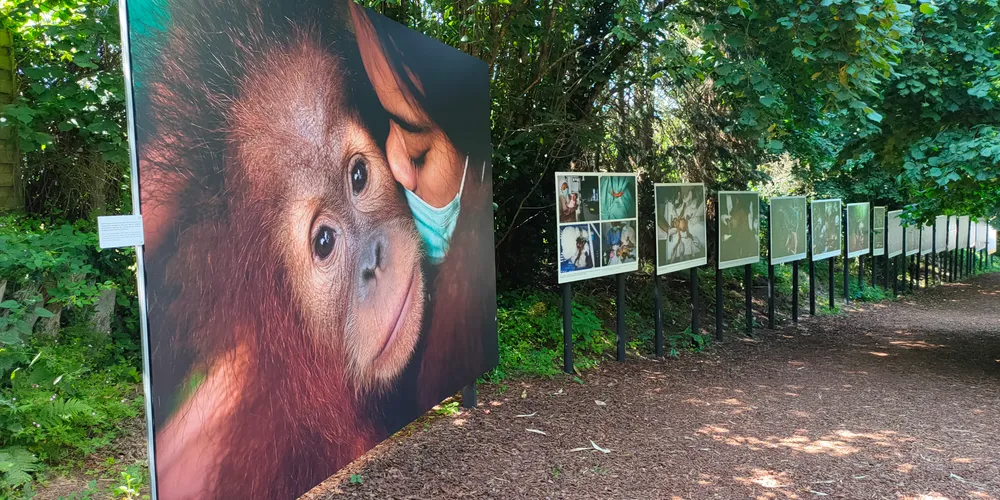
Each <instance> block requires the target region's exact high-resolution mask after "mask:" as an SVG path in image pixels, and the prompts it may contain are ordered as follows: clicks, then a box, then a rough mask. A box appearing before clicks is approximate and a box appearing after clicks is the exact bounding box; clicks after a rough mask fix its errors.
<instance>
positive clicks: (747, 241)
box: [719, 191, 760, 269]
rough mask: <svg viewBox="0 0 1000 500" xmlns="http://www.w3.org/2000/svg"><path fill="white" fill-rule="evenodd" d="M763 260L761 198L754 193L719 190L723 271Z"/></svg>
mask: <svg viewBox="0 0 1000 500" xmlns="http://www.w3.org/2000/svg"><path fill="white" fill-rule="evenodd" d="M759 260H760V198H759V197H758V195H757V193H754V192H750V191H719V269H727V268H730V267H737V266H742V265H746V264H754V263H756V262H757V261H759Z"/></svg>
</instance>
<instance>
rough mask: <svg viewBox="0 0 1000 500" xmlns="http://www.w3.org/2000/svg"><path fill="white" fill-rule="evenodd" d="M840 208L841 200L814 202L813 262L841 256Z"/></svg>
mask: <svg viewBox="0 0 1000 500" xmlns="http://www.w3.org/2000/svg"><path fill="white" fill-rule="evenodd" d="M840 206H841V205H840V200H839V199H836V200H816V201H814V202H812V260H823V259H829V258H830V257H837V256H839V255H840V254H841V251H842V249H841V245H842V243H841V240H842V237H841V236H842V235H841V225H840V224H841V220H840V219H841V215H840V214H841V210H840Z"/></svg>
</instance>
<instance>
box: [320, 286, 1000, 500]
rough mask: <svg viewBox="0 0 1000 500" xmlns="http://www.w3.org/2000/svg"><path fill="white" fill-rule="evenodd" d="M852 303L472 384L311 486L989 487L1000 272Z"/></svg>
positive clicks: (883, 492)
mask: <svg viewBox="0 0 1000 500" xmlns="http://www.w3.org/2000/svg"><path fill="white" fill-rule="evenodd" d="M857 309H858V310H856V311H853V312H850V313H847V314H844V315H841V316H834V317H824V318H814V319H808V317H807V319H806V320H805V321H803V323H801V324H800V325H798V326H789V327H786V328H784V329H780V330H777V331H769V330H759V331H758V332H757V336H756V337H755V338H752V339H749V338H737V337H730V338H729V339H728V340H727V341H726V342H724V343H723V344H722V345H721V346H717V347H716V348H715V349H713V351H712V352H710V353H707V354H705V355H690V356H685V357H684V358H682V359H681V360H679V361H674V360H671V361H658V360H630V361H629V362H627V363H622V364H618V363H613V362H607V363H604V364H603V365H602V366H601V367H600V368H598V369H597V370H594V371H593V372H588V373H587V374H586V375H585V376H584V377H583V383H582V384H580V383H576V382H574V381H572V380H570V379H568V378H563V377H559V378H557V379H553V380H522V381H513V382H510V383H508V384H506V386H487V387H484V388H483V389H482V394H481V396H480V407H479V408H477V409H475V410H471V411H466V410H463V411H461V412H459V413H457V414H454V415H448V416H442V415H434V416H431V417H428V418H425V419H424V420H422V421H419V422H417V423H415V424H413V425H411V426H410V427H408V428H407V429H404V430H403V431H401V433H400V434H399V435H397V436H395V437H394V438H393V439H391V440H390V441H388V442H386V443H383V444H382V445H380V446H379V447H378V448H376V449H375V450H374V451H373V452H372V453H370V454H369V455H368V456H366V457H365V458H363V459H361V460H359V461H358V462H356V463H355V464H353V465H352V466H350V467H349V468H348V469H346V470H344V471H342V472H341V473H340V474H338V475H337V476H334V477H333V478H331V479H330V480H329V481H327V482H326V483H324V485H322V486H320V487H319V488H317V490H314V492H312V493H311V494H310V495H309V496H310V497H312V498H334V497H340V496H350V497H361V498H457V497H470V498H761V499H769V498H775V499H777V498H787V499H804V498H821V497H834V498H851V499H854V498H857V499H861V498H901V499H939V498H978V499H997V498H1000V451H998V450H1000V449H998V447H997V444H996V443H998V442H1000V275H988V276H984V277H981V278H978V279H976V280H975V281H973V282H971V283H966V284H951V285H944V286H940V287H938V288H934V289H931V290H927V291H921V292H919V293H917V294H915V295H912V296H908V297H906V298H904V299H903V300H901V301H900V302H898V303H891V304H886V305H867V304H862V305H860V306H859V307H858V308H857ZM597 448H601V449H602V450H604V451H608V452H607V453H605V452H604V451H600V450H598V449H597ZM350 474H360V475H361V477H362V478H363V480H364V482H363V484H351V483H350V482H349V481H348V478H349V476H350Z"/></svg>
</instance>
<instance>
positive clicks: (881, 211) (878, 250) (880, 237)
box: [872, 207, 886, 256]
mask: <svg viewBox="0 0 1000 500" xmlns="http://www.w3.org/2000/svg"><path fill="white" fill-rule="evenodd" d="M885 211H886V208H885V207H875V208H874V209H872V214H873V216H872V255H875V256H878V255H885Z"/></svg>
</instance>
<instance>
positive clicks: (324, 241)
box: [312, 226, 337, 260]
mask: <svg viewBox="0 0 1000 500" xmlns="http://www.w3.org/2000/svg"><path fill="white" fill-rule="evenodd" d="M336 242H337V235H336V233H335V232H334V231H333V228H331V227H330V226H320V227H319V229H317V230H316V234H314V235H313V241H312V247H313V255H315V256H316V258H318V259H320V260H326V259H327V258H329V257H330V255H331V254H332V253H333V245H334V244H335V243H336Z"/></svg>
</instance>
